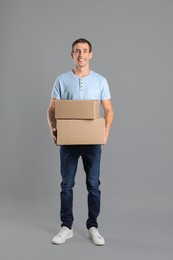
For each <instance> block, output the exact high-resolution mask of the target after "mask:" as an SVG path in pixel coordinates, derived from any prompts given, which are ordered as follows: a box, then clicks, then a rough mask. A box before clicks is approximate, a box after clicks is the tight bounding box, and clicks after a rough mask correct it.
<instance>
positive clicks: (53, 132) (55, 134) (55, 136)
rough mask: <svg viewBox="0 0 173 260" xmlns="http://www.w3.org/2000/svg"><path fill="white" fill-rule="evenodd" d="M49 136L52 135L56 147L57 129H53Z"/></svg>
mask: <svg viewBox="0 0 173 260" xmlns="http://www.w3.org/2000/svg"><path fill="white" fill-rule="evenodd" d="M51 134H52V137H53V141H54V143H55V144H56V145H57V129H56V128H53V129H52V132H51Z"/></svg>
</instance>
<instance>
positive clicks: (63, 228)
mask: <svg viewBox="0 0 173 260" xmlns="http://www.w3.org/2000/svg"><path fill="white" fill-rule="evenodd" d="M66 229H67V228H66V227H62V228H61V229H60V231H59V233H58V236H61V235H62V234H63V232H64V231H65V230H66Z"/></svg>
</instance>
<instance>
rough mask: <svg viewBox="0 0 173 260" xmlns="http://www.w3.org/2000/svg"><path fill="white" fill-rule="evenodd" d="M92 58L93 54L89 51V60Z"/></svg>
mask: <svg viewBox="0 0 173 260" xmlns="http://www.w3.org/2000/svg"><path fill="white" fill-rule="evenodd" d="M92 57H93V52H92V51H91V52H90V55H89V58H90V59H92Z"/></svg>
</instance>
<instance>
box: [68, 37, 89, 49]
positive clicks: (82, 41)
mask: <svg viewBox="0 0 173 260" xmlns="http://www.w3.org/2000/svg"><path fill="white" fill-rule="evenodd" d="M77 43H87V44H88V45H89V52H92V45H91V43H90V42H89V41H88V40H86V39H85V38H79V39H77V40H76V41H74V42H73V43H72V51H73V50H74V46H75V45H76V44H77Z"/></svg>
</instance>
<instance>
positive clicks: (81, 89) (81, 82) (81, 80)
mask: <svg viewBox="0 0 173 260" xmlns="http://www.w3.org/2000/svg"><path fill="white" fill-rule="evenodd" d="M80 91H83V79H82V78H81V79H80Z"/></svg>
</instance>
